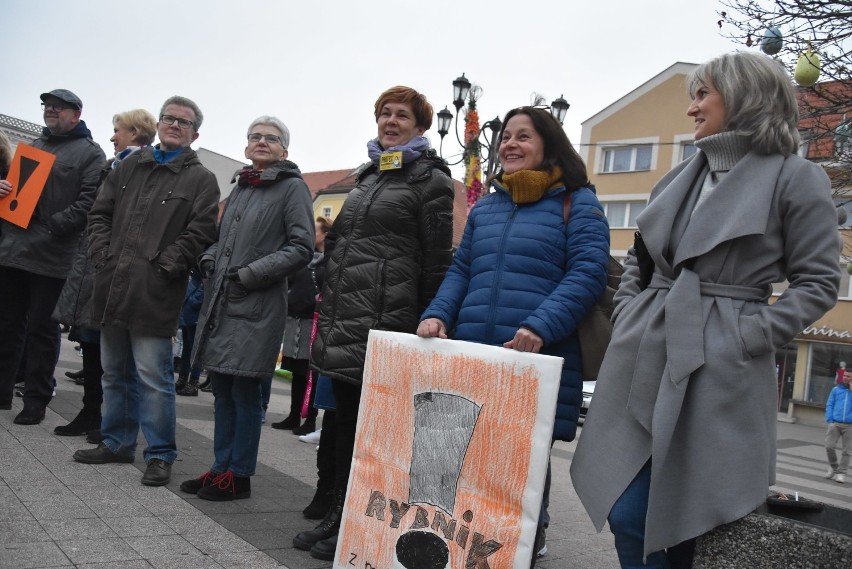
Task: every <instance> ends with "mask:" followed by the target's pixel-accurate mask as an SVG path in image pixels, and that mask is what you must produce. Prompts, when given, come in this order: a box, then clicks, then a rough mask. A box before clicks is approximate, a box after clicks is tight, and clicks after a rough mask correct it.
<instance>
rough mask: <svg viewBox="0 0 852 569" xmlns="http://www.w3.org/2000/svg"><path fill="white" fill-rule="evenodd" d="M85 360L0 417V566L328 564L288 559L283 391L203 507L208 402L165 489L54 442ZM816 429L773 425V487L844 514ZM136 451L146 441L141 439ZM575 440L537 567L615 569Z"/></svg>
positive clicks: (72, 411)
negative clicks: (577, 477) (252, 452)
mask: <svg viewBox="0 0 852 569" xmlns="http://www.w3.org/2000/svg"><path fill="white" fill-rule="evenodd" d="M81 365H82V360H81V358H80V357H79V355H78V354H77V352H76V351H75V350H74V349H73V344H71V343H70V342H68V341H67V339H66V338H65V337H63V342H62V352H61V355H60V361H59V365H58V366H57V369H56V373H55V376H56V378H57V395H56V397H55V398H54V400H53V401H52V403H51V405H50V407H49V409H48V412H47V417H46V418H45V420H44V421H43V422H42V423H41V424H40V425H36V426H21V425H15V424H13V423H12V419H13V418H14V416H15V415H16V414H17V413H18V411H20V408H21V400H20V399H19V398H16V401H15V403H14V408H13V410H12V411H0V504H2V507H0V541H2V546H3V547H2V549H0V568H3V569H5V568H9V569H27V568H33V569H35V568H46V567H56V568H71V567H77V568H104V569H106V568H110V569H112V568H127V569H136V568H139V569H141V568H162V569H168V568H181V569H195V568H198V569H202V568H203V569H207V568H235V569H236V568H251V569H254V568H260V569H264V568H267V567H285V568H290V569H325V568H327V567H331V564H330V563H328V562H323V561H318V560H315V559H313V558H311V557H310V556H309V555H308V554H307V553H306V552H303V551H300V550H297V549H294V548H293V545H292V541H293V536H295V535H296V533H298V532H299V531H302V530H303V529H310V528H311V527H313V526H314V525H315V522H312V521H310V520H305V519H304V518H303V517H302V515H301V510H302V508H304V507H305V505H307V503H308V502H309V501H310V499H311V497H312V496H313V490H314V486H313V484H314V482H315V479H316V468H315V460H316V450H315V447H314V446H313V445H308V444H304V443H301V442H299V441H298V438H297V437H295V436H294V435H292V434H291V433H289V432H283V431H277V430H274V429H272V428H270V427H269V424H270V423H272V422H275V421H278V420H281V419H282V418H283V417H284V414H283V413H282V412H285V411H286V410H288V409H289V402H290V386H289V384H288V383H285V382H281V381H277V380H276V381H274V382H273V389H272V399H271V401H270V406H269V414H268V417H267V423H266V425H265V426H264V429H263V434H262V436H261V443H260V453H259V460H258V469H257V475H256V476H255V477H254V478H253V479H252V497H251V498H250V499H248V500H238V501H234V502H207V501H204V500H199V499H198V498H197V497H195V496H192V495H187V494H184V493H182V492H180V490H179V488H178V487H179V486H180V483H181V482H182V481H183V480H186V479H188V478H193V477H195V476H197V475H199V474H200V473H202V472H204V471H205V470H207V468H208V467H209V465H210V462H211V460H212V453H213V450H212V438H213V407H212V405H213V397H212V395H211V394H209V393H201V394H199V397H178V398H177V399H178V413H177V416H178V432H177V441H178V446H179V457H178V460H177V461H176V462H175V464H174V466H173V469H172V481H171V482H170V483H169V485H168V486H164V487H160V488H151V487H146V486H142V485H141V484H140V478H141V475H142V471H143V470H144V463H143V462H142V454H141V451H140V452H137V460H136V462H135V463H134V464H106V465H85V464H80V463H77V462H75V461H74V460H73V459H72V458H71V455H72V454H73V452H74V451H75V450H77V449H80V448H90V447H91V445H88V444H87V443H86V442H85V440H84V438H83V437H59V436H56V435H54V434H53V429H54V427H56V426H57V425H63V424H65V423H67V422H68V421H69V420H70V419H72V418H73V417H74V416H75V415H76V413H77V411H78V410H79V409H80V407H81V397H82V387H79V386H77V385H75V384H74V383H73V382H71V381H69V380H67V379H66V378H65V375H64V372H65V371H75V370H77V369H80V367H81ZM822 437H823V432H822V430H821V429H819V428H814V427H804V426H801V425H790V424H786V423H779V451H778V483H779V489H783V490H785V491H790V492H795V491H799V493H800V495H801V496H805V497H810V498H813V499H817V500H821V501H823V502H827V503H832V504H835V505H839V506H841V507H846V508H849V507H850V506H852V484H846V485H839V484H836V483H834V482H830V481H828V480H826V479H824V478H822V474H823V473H824V471H825V470H826V464H825V452H824V450H823V448H822ZM139 444H140V449H141V448H143V447H144V444H145V443H144V439H143V438H142V437H141V435H140V442H139ZM573 449H574V444H573V443H561V442H560V443H557V444H556V445H554V448H553V453H552V468H553V480H554V482H553V488H552V491H551V499H550V504H551V506H550V512H551V517H552V521H551V526H550V529H549V530H548V532H547V538H548V539H547V546H548V553H547V555H546V556H544V557H542V558H541V559H540V560H539V562H538V564H537V567H539V568H541V569H556V568H557V567H558V568H560V569H562V568H583V569H610V568H612V569H615V568H617V567H618V561H617V558H616V555H615V550H614V548H613V544H612V537H611V535H610V534H609V533H608V532H607V531H606V530H605V531H604V532H603V533H601V534H598V533H596V532H595V530H594V528H593V527H592V524H591V522H590V521H589V519H588V517H587V516H586V514H585V511H584V510H583V508H582V506H581V505H580V502H579V500H578V498H577V496H576V494H575V493H574V490H573V488H572V486H571V483H570V479H569V477H568V468H569V466H570V461H571V457H572V456H573ZM494 569H501V568H494Z"/></svg>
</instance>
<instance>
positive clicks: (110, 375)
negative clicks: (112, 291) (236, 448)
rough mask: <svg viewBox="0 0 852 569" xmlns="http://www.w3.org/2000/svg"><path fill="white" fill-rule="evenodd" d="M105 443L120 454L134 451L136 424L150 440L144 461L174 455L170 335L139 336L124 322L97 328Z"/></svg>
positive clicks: (173, 402) (173, 401) (173, 378)
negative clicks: (116, 325)
mask: <svg viewBox="0 0 852 569" xmlns="http://www.w3.org/2000/svg"><path fill="white" fill-rule="evenodd" d="M101 363H102V364H103V368H104V375H103V379H102V381H103V388H104V405H103V421H102V422H101V432H102V434H103V436H104V445H106V447H107V448H108V449H109V450H111V451H112V452H114V453H115V454H118V455H121V456H132V455H133V454H134V453H135V452H136V439H137V437H138V436H139V428H140V427H141V428H142V434H144V435H145V440H146V441H148V447H147V448H146V449H145V452H144V453H143V456H144V457H145V462H150V461H151V460H153V459H155V458H158V459H160V460H162V461H164V462H167V463H169V464H171V463H173V462H174V461H175V458H177V445H176V444H175V422H176V419H175V376H174V369H173V366H174V361H173V359H172V341H171V338H160V337H156V336H142V335H139V334H135V333H133V332H130V331H128V330H125V329H123V328H117V327H107V328H104V329H103V331H102V332H101Z"/></svg>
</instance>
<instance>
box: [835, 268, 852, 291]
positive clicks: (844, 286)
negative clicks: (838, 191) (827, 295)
mask: <svg viewBox="0 0 852 569" xmlns="http://www.w3.org/2000/svg"><path fill="white" fill-rule="evenodd" d="M847 266H848V265H847V264H846V263H840V290H839V291H838V293H837V295H838V296H839V297H840V298H852V275H850V274H849V270H848V269H847Z"/></svg>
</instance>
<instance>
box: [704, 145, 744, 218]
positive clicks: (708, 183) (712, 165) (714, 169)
mask: <svg viewBox="0 0 852 569" xmlns="http://www.w3.org/2000/svg"><path fill="white" fill-rule="evenodd" d="M695 146H696V147H697V148H698V149H699V150H701V152H703V153H704V154H705V155H706V156H707V165H708V167H709V172H708V174H707V175H706V176H705V177H704V182H703V183H702V184H701V188H700V189H699V193H698V199H697V200H696V201H695V207H694V208H693V210H692V211H693V213H694V212H695V210H696V209H697V208H698V207H699V206H700V205H701V203H702V202H704V201H705V200H706V199H707V198H709V197H710V194H712V193H713V190H715V189H716V186H718V185H719V182H721V181H722V179H723V178H724V177H725V176H726V175H727V174H728V172H729V171H730V170H731V168H733V167H734V165H735V164H736V163H737V162H739V161H740V159H741V158H742V157H743V156H745V155H746V154H748V152H749V150H751V147H750V146H749V144H748V139H747V138H746V137H744V136H740V135H738V134H735V133H734V132H732V131H725V132H720V133H718V134H711V135H710V136H706V137H704V138H702V139H700V140H696V141H695Z"/></svg>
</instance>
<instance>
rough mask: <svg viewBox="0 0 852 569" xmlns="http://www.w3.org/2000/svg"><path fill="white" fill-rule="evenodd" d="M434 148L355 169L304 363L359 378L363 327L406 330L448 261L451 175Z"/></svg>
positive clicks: (412, 327) (329, 251) (331, 243)
mask: <svg viewBox="0 0 852 569" xmlns="http://www.w3.org/2000/svg"><path fill="white" fill-rule="evenodd" d="M449 173H450V172H449V169H448V168H447V167H446V165H445V164H444V162H443V160H441V159H440V158H438V157H437V156H436V155H435V152H434V150H430V151H428V152H426V153H425V154H424V155H423V156H421V157H420V158H418V159H417V160H415V161H413V162H411V163H409V164H406V165H404V166H403V167H402V168H401V169H399V170H387V171H383V172H382V171H379V170H378V169H377V168H376V166H375V165H372V164H371V165H370V166H368V167H367V168H366V169H365V170H364V172H362V173H361V175H360V177H359V179H358V183H357V185H356V187H355V188H354V189H353V190H352V191H351V192H349V196H348V197H347V198H346V202H345V203H344V204H343V209H342V210H341V212H340V215H338V216H337V218H336V219H335V220H334V224H333V226H332V229H331V232H330V233H329V235H328V236H327V237H326V242H325V243H326V259H327V264H326V267H325V284H324V286H323V301H322V302H321V303H320V308H319V320H318V323H317V336H316V340H315V341H314V344H313V348H312V358H311V359H312V366H313V367H314V369H316V370H317V371H318V372H319V373H322V374H324V375H328V376H330V377H332V378H334V379H338V380H342V381H347V382H350V383H355V384H360V383H361V380H362V376H363V368H364V358H365V355H366V351H367V336H368V335H369V332H370V330H371V329H375V330H390V331H394V332H406V333H409V334H413V333H415V332H416V331H417V324H418V322H419V317H420V313H421V312H422V311H423V310H424V309H425V308H426V306H428V305H429V302H430V301H431V300H432V298H433V297H434V296H435V293H436V292H437V290H438V286H439V285H440V284H441V280H442V279H443V277H444V273H445V272H446V270H447V267H449V265H450V262H451V261H452V236H453V195H454V188H453V182H452V180H451V179H450V176H449Z"/></svg>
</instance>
